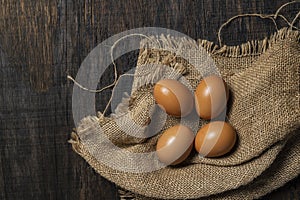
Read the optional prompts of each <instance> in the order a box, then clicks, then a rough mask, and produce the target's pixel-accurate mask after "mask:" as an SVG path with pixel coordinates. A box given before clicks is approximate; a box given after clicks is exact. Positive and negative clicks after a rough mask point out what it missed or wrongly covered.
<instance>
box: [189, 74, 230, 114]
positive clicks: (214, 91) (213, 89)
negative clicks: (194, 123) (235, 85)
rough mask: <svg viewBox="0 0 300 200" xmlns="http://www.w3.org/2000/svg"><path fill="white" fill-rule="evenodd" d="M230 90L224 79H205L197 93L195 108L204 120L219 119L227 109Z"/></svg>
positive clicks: (198, 87) (213, 76) (214, 76)
mask: <svg viewBox="0 0 300 200" xmlns="http://www.w3.org/2000/svg"><path fill="white" fill-rule="evenodd" d="M228 97H229V89H228V87H227V85H226V83H225V82H224V81H223V79H222V78H221V77H219V76H216V75H212V76H209V77H206V78H204V79H203V80H202V81H201V82H200V83H199V85H198V86H197V88H196V91H195V107H196V111H197V113H198V115H199V116H200V117H201V118H203V119H213V118H215V117H218V116H219V115H220V114H221V113H222V112H223V111H224V109H225V108H226V105H227V101H228Z"/></svg>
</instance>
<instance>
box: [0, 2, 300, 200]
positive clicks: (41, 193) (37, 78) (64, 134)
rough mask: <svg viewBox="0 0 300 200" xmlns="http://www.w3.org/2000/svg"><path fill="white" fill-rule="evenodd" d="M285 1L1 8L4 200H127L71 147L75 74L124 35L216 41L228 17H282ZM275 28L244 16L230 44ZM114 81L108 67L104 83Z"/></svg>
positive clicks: (129, 62)
mask: <svg viewBox="0 0 300 200" xmlns="http://www.w3.org/2000/svg"><path fill="white" fill-rule="evenodd" d="M285 2H287V1H285V0H276V1H268V0H263V1H258V0H255V1H246V0H227V1H221V0H202V1H196V0H188V1H179V0H169V1H165V0H156V1H146V0H132V1H118V0H86V1H80V0H56V1H50V0H47V1H46V0H45V1H32V2H31V1H17V0H12V1H1V2H0V8H1V10H0V55H1V56H0V58H1V60H0V61H1V62H0V66H1V68H0V88H1V96H0V147H1V148H0V152H1V159H0V165H1V168H0V177H1V178H0V199H4V200H9V199H25V200H26V199H28V200H29V199H70V200H76V199H88V200H91V199H118V193H117V189H116V186H115V185H114V184H113V183H110V182H109V181H107V180H105V179H104V178H101V177H100V176H99V175H98V174H96V173H95V171H94V170H93V169H92V168H91V167H90V166H88V164H87V163H86V162H85V161H84V160H83V159H82V158H80V157H79V156H78V155H76V154H75V153H74V152H73V151H72V150H71V146H70V145H69V144H68V143H67V140H68V139H69V133H70V132H71V131H72V128H73V127H74V122H73V118H72V107H71V105H72V102H71V99H72V87H73V84H72V83H71V82H70V81H67V79H66V76H67V75H72V76H73V77H74V76H76V72H77V70H78V69H79V67H80V64H81V62H82V61H83V59H84V58H85V57H86V56H87V54H88V53H89V52H90V51H91V50H92V49H93V48H94V47H95V46H96V45H97V44H99V43H101V42H102V41H103V40H105V39H107V38H108V37H110V36H112V35H114V34H117V33H119V32H122V31H125V30H128V29H133V28H138V27H148V26H152V27H153V26H156V27H164V28H169V29H174V30H177V31H180V32H182V33H185V34H187V35H189V36H190V37H192V38H194V39H197V38H203V39H208V40H210V41H213V42H217V31H218V28H219V27H220V25H221V24H222V23H224V22H225V21H226V20H227V19H228V18H230V17H232V16H234V15H237V14H242V13H268V14H271V13H275V11H276V9H278V8H279V7H280V5H282V4H283V3H285ZM299 9H300V7H299V6H298V5H294V6H288V7H286V8H285V9H283V10H282V14H284V15H285V16H286V17H287V18H288V19H292V17H293V16H295V15H296V13H297V11H299ZM278 23H279V26H283V25H284V23H283V22H282V21H279V22H278ZM298 26H299V23H298ZM274 31H275V28H274V25H273V24H272V22H266V21H262V20H260V19H255V18H245V19H242V20H237V21H234V22H233V23H232V24H231V25H230V26H229V27H226V28H225V29H224V32H223V34H222V38H223V41H224V42H225V43H226V44H228V45H236V44H239V43H241V42H245V41H247V40H251V39H262V38H264V37H265V36H267V35H268V34H270V33H272V32H274ZM136 56H137V52H132V53H131V54H129V55H127V56H123V57H122V58H120V59H118V61H117V64H118V71H119V72H120V73H122V72H123V71H126V70H128V69H130V67H132V66H134V65H135V62H136ZM112 78H113V75H112V70H111V69H108V70H107V71H106V74H105V75H104V76H103V78H101V81H100V84H99V86H104V85H107V84H109V83H110V82H111V81H112ZM109 94H110V91H109V90H108V91H105V92H103V93H101V94H99V95H97V99H98V101H97V102H98V103H97V106H96V107H97V109H99V110H103V109H104V106H105V105H106V102H107V101H108V99H109ZM299 188H300V184H299V178H298V179H296V180H294V181H292V182H290V183H289V184H287V186H284V187H283V188H281V189H279V190H278V191H275V192H273V193H272V194H270V195H268V196H266V197H265V198H267V199H268V198H272V199H274V198H280V199H286V198H290V199H293V198H297V197H299V192H300V190H299ZM297 195H298V196H297Z"/></svg>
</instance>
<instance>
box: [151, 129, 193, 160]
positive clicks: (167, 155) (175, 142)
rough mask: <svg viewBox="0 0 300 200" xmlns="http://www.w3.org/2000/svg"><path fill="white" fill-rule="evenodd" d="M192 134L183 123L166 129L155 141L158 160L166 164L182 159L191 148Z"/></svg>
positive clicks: (187, 154)
mask: <svg viewBox="0 0 300 200" xmlns="http://www.w3.org/2000/svg"><path fill="white" fill-rule="evenodd" d="M193 141H194V134H193V132H192V130H191V129H190V128H188V127H186V126H184V125H179V124H178V125H175V126H173V127H171V128H169V129H167V130H166V131H165V132H164V133H163V134H162V135H161V137H160V138H159V139H158V141H157V145H156V153H157V156H158V158H159V160H160V161H161V162H163V163H165V164H167V165H177V164H179V163H181V162H182V161H184V160H185V159H186V158H187V157H188V156H189V154H190V152H191V150H192V148H193Z"/></svg>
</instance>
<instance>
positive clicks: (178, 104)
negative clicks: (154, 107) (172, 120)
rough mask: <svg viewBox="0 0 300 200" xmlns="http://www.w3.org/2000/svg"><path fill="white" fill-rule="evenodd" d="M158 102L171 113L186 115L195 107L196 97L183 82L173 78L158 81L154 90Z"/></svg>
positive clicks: (177, 115)
mask: <svg viewBox="0 0 300 200" xmlns="http://www.w3.org/2000/svg"><path fill="white" fill-rule="evenodd" d="M153 95H154V99H155V101H156V103H157V104H158V105H159V106H160V107H161V108H162V109H164V110H165V111H166V113H168V114H169V115H173V116H176V117H181V116H182V117H184V116H186V115H188V114H189V113H190V112H191V111H192V110H193V108H194V97H193V95H192V93H191V91H190V90H189V89H188V88H187V87H186V86H185V85H183V84H182V83H180V82H179V81H176V80H172V79H163V80H160V81H158V82H157V83H156V84H155V86H154V90H153Z"/></svg>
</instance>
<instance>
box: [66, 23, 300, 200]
mask: <svg viewBox="0 0 300 200" xmlns="http://www.w3.org/2000/svg"><path fill="white" fill-rule="evenodd" d="M299 37H300V33H299V32H298V31H293V30H288V29H286V28H283V29H281V30H279V31H278V32H276V33H275V34H273V35H272V36H270V37H269V38H266V39H264V40H261V41H251V42H248V43H245V44H243V45H240V46H231V47H228V46H223V47H218V46H217V45H215V44H213V43H211V42H209V41H205V40H198V41H197V45H199V47H202V48H203V49H204V50H205V51H206V52H207V53H208V55H209V56H210V57H211V58H212V60H213V61H214V63H215V65H216V66H217V69H218V71H219V72H220V74H221V75H222V77H223V78H224V80H225V81H226V83H227V84H228V86H229V88H230V99H229V103H228V110H227V118H226V120H227V121H229V122H230V124H232V126H233V127H234V128H235V129H236V132H237V134H238V143H237V145H236V147H235V148H234V151H232V152H231V153H230V154H228V155H226V156H224V157H221V158H213V159H212V158H202V157H199V156H198V155H197V154H196V153H195V152H192V154H191V155H190V157H189V158H188V159H187V160H186V161H185V162H183V163H182V164H181V165H179V166H176V167H165V168H162V169H159V170H155V171H151V172H145V173H143V172H139V173H137V172H132V171H130V169H131V167H137V168H138V167H140V168H141V169H148V168H147V167H148V166H138V165H137V161H136V160H132V159H127V160H126V159H119V158H122V157H124V156H126V153H124V151H118V150H116V151H113V152H107V151H106V149H107V148H108V146H109V144H108V143H105V142H101V143H99V141H103V140H101V139H102V137H107V139H109V141H110V142H112V143H113V144H114V145H116V146H118V148H120V149H123V150H127V151H126V152H127V153H146V152H154V151H155V146H156V142H157V139H158V138H159V136H160V135H161V133H162V132H163V131H164V130H165V129H167V128H168V127H171V126H172V125H175V124H177V123H179V122H180V123H184V124H186V125H188V126H193V125H195V122H194V121H193V120H192V119H188V120H185V121H182V119H178V118H175V117H171V116H166V118H164V117H165V115H164V113H163V112H160V111H157V109H153V108H155V107H154V105H155V101H154V98H153V86H154V84H155V82H157V81H158V80H160V79H164V78H173V79H177V80H179V81H182V82H184V81H186V83H187V84H188V85H189V87H190V89H191V90H195V88H196V86H197V84H198V83H199V81H201V80H202V78H203V77H204V76H206V75H207V74H209V73H210V68H209V67H208V68H207V70H205V69H204V71H203V73H199V72H198V71H197V70H196V68H195V66H193V64H191V63H190V62H189V61H187V60H185V59H184V58H182V57H180V56H178V55H177V54H176V53H174V52H179V51H181V52H185V50H187V49H190V48H191V45H192V43H193V42H192V41H190V40H189V39H186V38H173V37H170V36H164V35H162V36H159V37H153V40H151V41H149V40H145V41H143V42H142V44H141V51H140V55H139V59H138V64H137V68H136V70H135V77H134V81H133V85H132V92H131V94H130V95H128V97H124V98H123V100H122V102H121V103H120V104H119V106H118V107H117V109H116V111H115V113H113V114H112V115H111V116H110V117H104V116H103V115H101V113H100V115H99V116H89V117H86V118H84V119H83V120H82V121H81V124H80V125H79V127H78V128H77V132H76V133H74V134H73V135H72V141H71V143H72V146H73V149H74V150H75V151H76V152H77V153H78V154H80V155H81V156H82V157H83V158H84V159H85V160H86V161H87V162H88V163H89V164H90V165H91V166H92V167H93V168H94V169H95V170H96V171H97V172H98V173H99V174H101V175H102V176H104V177H105V178H107V179H109V180H111V181H113V182H115V183H116V184H117V185H118V186H120V187H121V188H123V189H124V190H127V191H130V192H131V195H130V196H131V197H132V198H133V199H146V198H151V199H154V198H157V199H198V198H203V197H205V198H208V197H209V198H211V199H252V198H258V197H260V196H262V195H265V194H266V193H269V192H270V191H272V190H274V189H276V188H278V187H280V186H282V185H283V184H285V183H286V182H287V181H289V180H291V179H293V178H294V177H296V176H297V175H298V174H299V173H300V168H299V166H300V156H299V155H300V154H299V153H300V146H299V143H300V141H299V128H300V112H299V96H300V95H299V87H300V86H299V66H300V46H299ZM153 41H154V42H159V43H160V46H161V47H163V49H164V50H159V49H152V48H151V44H150V43H151V42H153ZM165 49H168V51H166V50H165ZM194 59H195V60H196V61H197V62H205V60H207V59H204V58H203V57H202V54H199V55H198V57H197V56H196V58H194ZM197 62H196V63H197ZM170 69H171V70H170ZM153 115H155V116H156V117H155V119H156V120H157V124H159V122H160V121H164V120H163V119H165V123H164V124H163V125H162V128H161V130H160V132H159V134H157V135H155V136H152V137H139V136H140V135H141V134H142V135H144V136H147V135H149V134H151V132H153V131H155V126H153V127H150V128H149V127H148V126H147V125H149V123H150V122H151V119H152V118H151V116H153ZM197 123H198V124H197V128H200V127H201V126H202V125H203V124H205V123H207V121H204V120H201V119H197ZM152 124H153V123H152ZM120 125H121V126H120ZM149 126H150V125H149ZM120 127H122V128H120ZM124 127H125V128H124ZM133 130H134V131H133ZM129 131H133V132H135V133H133V134H130V135H129V134H127V133H128V132H129ZM193 131H194V132H195V131H196V130H193ZM195 133H196V132H195ZM103 156H107V157H109V158H111V159H110V160H111V164H113V165H114V166H116V167H111V165H108V164H107V163H106V164H105V163H103V162H102V160H101V159H102V158H103ZM145 156H146V157H147V156H148V159H149V160H151V158H153V162H150V164H151V165H152V166H159V165H160V164H159V161H157V159H156V157H155V154H151V153H149V154H145ZM147 164H149V163H147ZM141 165H146V164H144V163H141ZM122 166H128V168H127V169H125V170H118V169H120V168H122ZM124 195H128V193H124Z"/></svg>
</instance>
